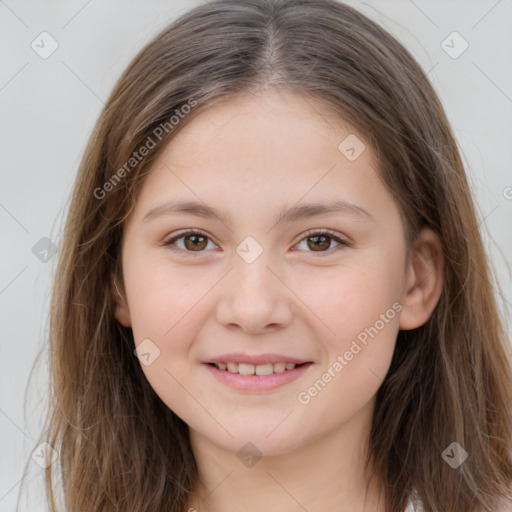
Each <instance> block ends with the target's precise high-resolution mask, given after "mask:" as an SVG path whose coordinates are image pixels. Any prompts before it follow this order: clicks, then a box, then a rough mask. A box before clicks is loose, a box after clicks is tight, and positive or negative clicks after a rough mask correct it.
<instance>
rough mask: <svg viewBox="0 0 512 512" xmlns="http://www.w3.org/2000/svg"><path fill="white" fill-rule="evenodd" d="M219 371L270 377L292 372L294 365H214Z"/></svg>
mask: <svg viewBox="0 0 512 512" xmlns="http://www.w3.org/2000/svg"><path fill="white" fill-rule="evenodd" d="M215 366H216V368H218V369H219V370H227V371H228V372H231V373H239V374H240V375H254V374H256V375H270V374H271V373H282V372H284V371H285V370H293V369H294V368H295V366H296V364H295V363H274V364H272V363H267V364H248V363H227V364H226V363H215Z"/></svg>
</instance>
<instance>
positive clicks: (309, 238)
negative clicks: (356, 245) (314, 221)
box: [298, 229, 351, 256]
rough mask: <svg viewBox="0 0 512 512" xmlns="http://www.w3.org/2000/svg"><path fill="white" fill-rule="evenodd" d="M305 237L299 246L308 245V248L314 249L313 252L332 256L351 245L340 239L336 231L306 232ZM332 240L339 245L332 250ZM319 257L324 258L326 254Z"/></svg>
mask: <svg viewBox="0 0 512 512" xmlns="http://www.w3.org/2000/svg"><path fill="white" fill-rule="evenodd" d="M304 235H306V236H305V238H302V240H301V241H300V242H299V244H298V245H300V244H302V243H306V246H307V247H308V248H310V249H312V251H311V252H317V253H318V252H320V253H328V254H332V253H333V252H335V251H339V250H341V249H344V248H345V247H349V246H350V245H351V244H350V243H349V242H347V241H346V240H343V239H342V238H340V237H339V236H338V235H337V234H336V233H335V232H334V231H331V230H329V229H324V230H317V231H315V230H311V231H306V233H304ZM332 240H334V241H335V242H336V243H337V244H338V246H337V247H335V248H334V249H332V250H330V249H331V241H332ZM324 249H326V250H324ZM319 256H324V254H321V255H319Z"/></svg>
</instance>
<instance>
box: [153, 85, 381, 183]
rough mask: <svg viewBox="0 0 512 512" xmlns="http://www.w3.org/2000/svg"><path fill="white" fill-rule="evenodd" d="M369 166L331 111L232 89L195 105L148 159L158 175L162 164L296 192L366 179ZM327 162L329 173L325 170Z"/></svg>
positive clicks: (362, 145)
mask: <svg viewBox="0 0 512 512" xmlns="http://www.w3.org/2000/svg"><path fill="white" fill-rule="evenodd" d="M346 141H348V142H346ZM347 149H348V150H349V151H352V153H346V151H347ZM354 149H355V151H356V155H355V156H356V157H357V159H351V158H347V156H348V157H350V156H352V157H353V156H354ZM358 153H360V155H359V156H358ZM162 167H164V170H162V169H161V168H162ZM375 167H376V162H375V160H374V156H373V152H372V150H371V148H370V147H369V145H368V144H367V142H366V141H364V137H363V135H361V134H359V133H357V134H356V133H355V130H354V129H353V128H352V127H351V126H350V125H348V124H347V123H346V122H344V121H343V119H342V118H341V117H340V116H339V115H338V114H337V113H335V112H334V111H333V110H332V109H329V107H327V106H326V105H324V104H322V103H321V102H319V101H315V100H312V99H305V98H302V97H299V96H297V95H294V94H292V93H289V92H276V91H272V92H271V93H266V94H264V95H253V94H249V93H245V94H240V95H238V96H234V97H232V98H230V99H229V100H226V101H224V102H222V103H220V104H216V105H214V106H211V107H206V108H205V107H202V110H201V111H199V112H198V113H197V114H196V115H195V116H194V118H193V119H192V120H191V121H190V122H189V123H188V124H187V125H186V126H185V127H184V128H183V129H182V130H181V131H179V132H178V133H177V135H176V136H175V137H174V138H173V139H172V140H171V141H170V142H169V143H168V145H167V147H166V148H165V149H164V151H163V152H162V153H161V154H160V156H159V157H158V159H157V160H156V161H155V163H154V165H153V168H154V169H155V170H157V169H160V174H166V173H165V168H167V169H168V170H169V168H170V169H173V170H174V171H175V173H180V172H183V171H185V170H186V175H187V178H188V179H190V180H192V181H195V180H196V178H197V179H200V180H202V181H203V182H204V181H205V180H207V184H208V187H209V188H211V187H213V186H215V185H219V186H222V187H230V186H231V187H234V186H237V187H238V190H240V187H243V186H244V185H245V186H249V187H251V186H254V184H255V182H256V183H258V185H259V186H260V187H263V188H265V184H267V185H268V187H267V188H268V190H276V187H278V188H286V189H287V190H290V189H291V190H292V191H293V190H295V191H297V193H299V192H300V190H301V187H303V186H305V185H307V184H308V183H309V184H310V185H313V183H315V182H318V187H320V188H321V187H322V186H325V185H327V186H330V185H329V184H328V182H330V180H332V179H333V177H334V175H337V176H342V175H343V176H344V178H345V179H350V174H352V175H359V176H361V174H365V175H366V178H367V179H371V178H372V177H373V178H374V177H375V176H373V175H374V174H375ZM332 168H335V172H329V169H332ZM155 174H158V173H155ZM324 175H326V176H327V177H328V178H329V179H328V180H324V179H323V176H324ZM328 175H329V176H328ZM154 179H156V177H155V178H154Z"/></svg>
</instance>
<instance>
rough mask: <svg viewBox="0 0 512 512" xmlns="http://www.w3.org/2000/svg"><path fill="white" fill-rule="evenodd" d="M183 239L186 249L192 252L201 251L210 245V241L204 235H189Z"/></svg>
mask: <svg viewBox="0 0 512 512" xmlns="http://www.w3.org/2000/svg"><path fill="white" fill-rule="evenodd" d="M182 238H183V240H184V245H185V247H186V248H187V249H188V250H190V251H195V250H196V249H197V250H201V249H204V248H205V247H206V246H207V245H208V243H207V240H208V239H207V238H206V237H205V236H202V235H195V234H194V235H187V236H184V237H182Z"/></svg>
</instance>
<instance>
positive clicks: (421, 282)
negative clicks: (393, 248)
mask: <svg viewBox="0 0 512 512" xmlns="http://www.w3.org/2000/svg"><path fill="white" fill-rule="evenodd" d="M443 267H444V265H443V248H442V243H441V240H440V239H439V236H438V235H437V234H436V233H435V232H434V231H433V230H431V229H430V228H422V230H421V231H420V235H419V237H418V240H417V241H416V243H415V244H414V247H413V248H412V250H411V256H410V259H409V267H408V269H407V280H406V287H405V289H404V295H405V296H404V298H403V300H402V306H403V309H402V311H401V312H400V324H399V328H400V329H401V330H409V329H415V328H417V327H420V326H422V325H423V324H425V323H426V322H427V320H428V319H429V318H430V316H431V315H432V312H433V311H434V309H435V307H436V305H437V303H438V301H439V297H440V296H441V292H442V289H443Z"/></svg>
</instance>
